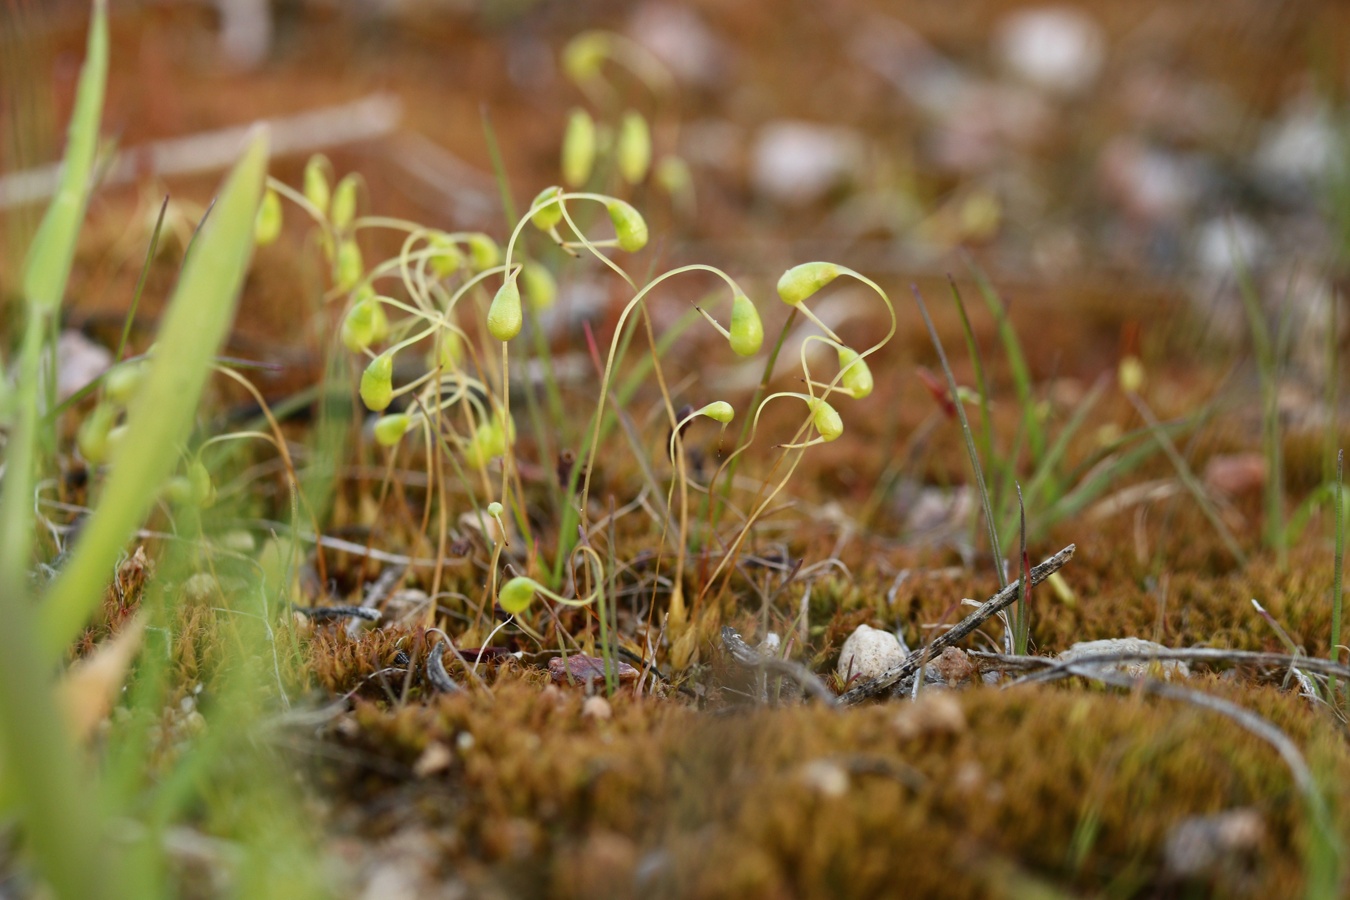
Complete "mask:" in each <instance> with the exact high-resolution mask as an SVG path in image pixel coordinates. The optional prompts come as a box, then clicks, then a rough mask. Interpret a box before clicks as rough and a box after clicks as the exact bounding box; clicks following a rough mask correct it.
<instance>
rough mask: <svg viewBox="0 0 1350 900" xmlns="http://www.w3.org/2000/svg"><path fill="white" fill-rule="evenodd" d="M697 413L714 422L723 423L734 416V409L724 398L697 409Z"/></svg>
mask: <svg viewBox="0 0 1350 900" xmlns="http://www.w3.org/2000/svg"><path fill="white" fill-rule="evenodd" d="M698 413H699V415H702V416H707V417H708V418H710V419H712V420H713V421H714V422H721V423H722V424H723V425H725V424H727V423H728V422H730V421H731V420H732V419H734V418H735V417H736V410H735V409H733V408H732V406H731V404H730V403H728V402H727V401H725V400H714V401H713V402H712V403H709V404H708V405H707V406H705V407H703V408H702V409H700V410H699V411H698Z"/></svg>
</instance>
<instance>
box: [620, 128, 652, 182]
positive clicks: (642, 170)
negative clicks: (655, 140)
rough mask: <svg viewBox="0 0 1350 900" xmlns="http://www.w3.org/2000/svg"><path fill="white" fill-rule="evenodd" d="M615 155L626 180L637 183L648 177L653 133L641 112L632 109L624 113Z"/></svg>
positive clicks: (621, 173)
mask: <svg viewBox="0 0 1350 900" xmlns="http://www.w3.org/2000/svg"><path fill="white" fill-rule="evenodd" d="M614 155H615V157H616V158H617V159H618V162H619V174H620V175H622V176H623V180H624V181H626V182H628V183H629V184H637V183H638V182H639V181H641V180H642V179H644V178H646V177H647V170H648V169H650V168H651V165H652V133H651V129H649V128H648V127H647V120H646V119H644V118H643V117H642V114H641V113H638V112H634V111H633V110H631V109H630V110H629V111H628V112H626V113H624V114H623V121H622V122H620V123H619V138H618V143H617V145H616V146H615V150H614Z"/></svg>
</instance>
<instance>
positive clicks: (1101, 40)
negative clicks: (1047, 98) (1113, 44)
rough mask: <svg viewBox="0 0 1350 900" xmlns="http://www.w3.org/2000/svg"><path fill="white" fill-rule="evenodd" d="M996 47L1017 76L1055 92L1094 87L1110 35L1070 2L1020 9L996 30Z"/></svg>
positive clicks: (1069, 91)
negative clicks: (1103, 31) (1106, 36)
mask: <svg viewBox="0 0 1350 900" xmlns="http://www.w3.org/2000/svg"><path fill="white" fill-rule="evenodd" d="M994 49H995V52H996V53H997V54H998V56H999V58H1000V59H1001V60H1002V61H1003V64H1004V65H1005V66H1006V67H1007V68H1008V70H1009V71H1011V72H1012V73H1013V74H1014V75H1016V76H1017V77H1018V78H1021V79H1022V80H1023V81H1026V82H1028V83H1029V84H1032V85H1035V86H1036V87H1038V88H1040V89H1042V90H1044V91H1048V92H1052V93H1056V94H1066V95H1071V94H1077V93H1081V92H1082V91H1084V90H1086V89H1087V88H1089V87H1091V86H1092V83H1093V82H1094V81H1096V80H1097V76H1098V74H1100V73H1101V70H1102V65H1103V63H1104V62H1105V61H1106V38H1105V35H1104V34H1103V33H1102V27H1101V25H1099V24H1098V23H1097V21H1096V20H1095V19H1093V18H1092V17H1091V16H1089V15H1088V14H1087V13H1085V12H1083V11H1082V10H1079V9H1074V8H1072V7H1069V6H1044V7H1040V8H1032V9H1025V10H1021V11H1020V12H1016V13H1014V14H1012V15H1010V16H1008V17H1007V18H1005V19H1004V20H1003V21H1002V22H1000V23H999V26H998V28H997V31H996V36H995V39H994Z"/></svg>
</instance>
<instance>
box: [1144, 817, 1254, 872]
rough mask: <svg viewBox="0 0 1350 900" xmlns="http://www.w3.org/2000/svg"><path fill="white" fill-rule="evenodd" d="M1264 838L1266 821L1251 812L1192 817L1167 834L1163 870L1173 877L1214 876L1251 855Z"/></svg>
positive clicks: (1164, 845) (1175, 826)
mask: <svg viewBox="0 0 1350 900" xmlns="http://www.w3.org/2000/svg"><path fill="white" fill-rule="evenodd" d="M1265 837H1266V825H1265V822H1264V821H1263V820H1262V818H1261V814H1260V813H1258V812H1257V811H1256V810H1254V809H1230V810H1225V811H1224V812H1221V813H1215V814H1213V815H1209V816H1194V817H1192V818H1189V819H1185V820H1183V821H1182V822H1179V823H1178V824H1176V825H1174V826H1173V827H1172V830H1171V831H1169V832H1168V833H1167V838H1166V841H1165V842H1164V844H1163V867H1164V868H1165V869H1166V871H1167V873H1168V874H1169V875H1171V876H1172V877H1174V878H1195V877H1199V876H1212V875H1216V874H1219V873H1221V872H1223V871H1228V870H1231V869H1232V868H1234V866H1235V864H1236V863H1240V862H1241V861H1242V860H1243V858H1244V857H1245V858H1250V857H1251V856H1252V855H1254V854H1255V852H1256V850H1257V849H1258V848H1259V847H1260V845H1261V843H1262V842H1263V841H1264V840H1265Z"/></svg>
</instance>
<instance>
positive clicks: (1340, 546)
mask: <svg viewBox="0 0 1350 900" xmlns="http://www.w3.org/2000/svg"><path fill="white" fill-rule="evenodd" d="M1344 466H1345V451H1344V450H1342V451H1340V452H1339V453H1337V454H1336V556H1335V563H1334V568H1333V570H1332V576H1331V653H1330V658H1331V659H1333V660H1337V659H1340V656H1341V651H1340V650H1339V649H1338V648H1339V647H1340V644H1341V604H1342V603H1343V602H1344V600H1345V586H1344V585H1345V581H1344V580H1343V579H1344V578H1345V569H1344V568H1343V567H1344V565H1345V509H1344V508H1343V507H1342V506H1341V485H1342V480H1341V476H1342V474H1343V470H1344ZM1327 696H1328V697H1330V698H1331V705H1332V707H1333V708H1335V709H1339V708H1340V707H1339V705H1338V702H1337V697H1336V677H1335V676H1334V675H1333V676H1331V677H1330V678H1328V679H1327Z"/></svg>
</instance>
